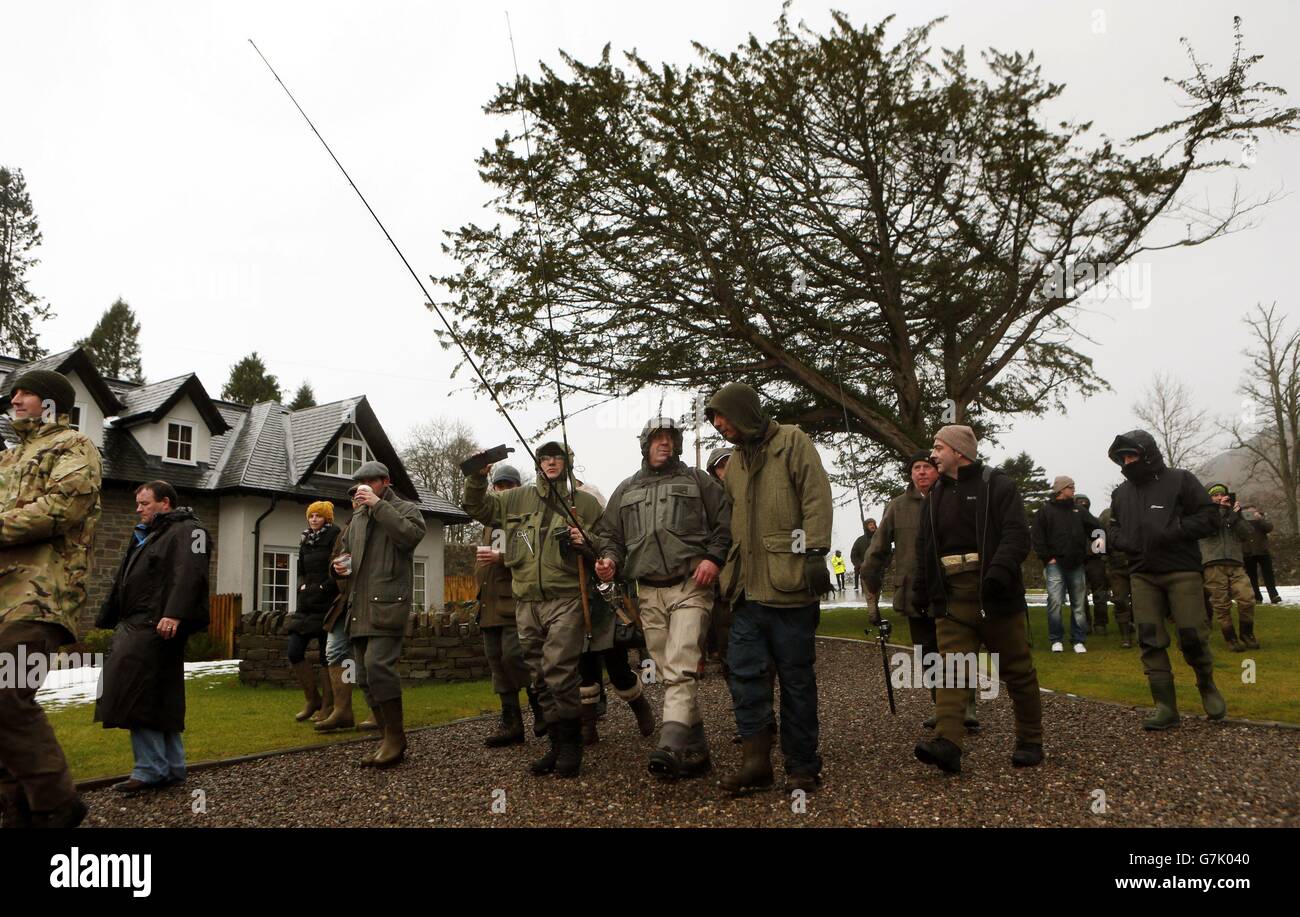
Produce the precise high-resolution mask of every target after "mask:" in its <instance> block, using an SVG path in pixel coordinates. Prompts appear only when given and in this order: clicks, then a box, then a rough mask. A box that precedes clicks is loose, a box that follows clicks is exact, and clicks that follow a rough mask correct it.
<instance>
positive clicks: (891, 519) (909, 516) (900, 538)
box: [862, 484, 925, 616]
mask: <svg viewBox="0 0 1300 917" xmlns="http://www.w3.org/2000/svg"><path fill="white" fill-rule="evenodd" d="M924 500H925V495H924V494H923V493H921V492H920V491H919V490H917V489H916V485H915V484H908V485H907V490H905V491H903V492H902V493H901V494H899V495H898V496H897V497H894V499H892V500H890V501H889V503H888V504H887V505H886V506H885V514H884V516H882V517H881V518H880V524H879V525H878V526H877V527H876V534H875V535H873V536H872V538H871V544H870V545H869V546H868V547H867V549H866V558H865V560H863V562H862V580H863V582H864V583H866V586H867V590H868V591H869V592H876V593H878V592H880V589H881V586H882V585H883V583H884V575H885V568H886V567H887V566H888V565H889V561H890V558H891V557H892V558H893V561H894V596H893V604H894V610H895V611H897V612H900V613H901V614H905V615H908V616H915V615H916V610H915V609H913V608H912V578H913V576H914V575H915V573H916V570H915V568H916V535H917V532H918V530H919V529H920V527H921V505H922V503H923V501H924Z"/></svg>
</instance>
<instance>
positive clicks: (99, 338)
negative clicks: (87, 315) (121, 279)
mask: <svg viewBox="0 0 1300 917" xmlns="http://www.w3.org/2000/svg"><path fill="white" fill-rule="evenodd" d="M76 346H78V347H84V348H85V349H86V351H87V352H88V353H89V354H90V359H91V361H92V362H93V363H94V364H95V368H96V369H98V370H99V371H100V373H102V374H103V375H105V376H108V377H110V378H112V379H126V380H127V381H129V382H143V381H144V369H143V367H142V366H141V365H140V323H139V322H137V321H136V320H135V313H134V312H132V311H131V307H130V306H129V305H127V303H126V300H124V299H122V298H121V297H120V296H119V297H118V299H117V302H115V303H113V305H111V306H109V307H108V308H107V309H105V310H104V314H103V316H102V317H101V318H100V319H99V323H98V324H96V325H95V330H94V331H92V332H90V337H85V338H82V339H81V340H79V341H77V345H76Z"/></svg>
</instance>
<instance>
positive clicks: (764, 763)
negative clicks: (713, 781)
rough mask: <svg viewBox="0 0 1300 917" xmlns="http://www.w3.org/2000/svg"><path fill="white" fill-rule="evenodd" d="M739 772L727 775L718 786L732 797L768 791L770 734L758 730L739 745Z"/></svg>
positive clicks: (770, 783)
mask: <svg viewBox="0 0 1300 917" xmlns="http://www.w3.org/2000/svg"><path fill="white" fill-rule="evenodd" d="M740 748H741V755H742V756H743V757H742V758H741V761H740V770H738V771H736V772H735V773H731V774H727V775H726V776H725V777H723V778H722V779H721V780H720V781H719V784H720V785H721V786H722V788H723V789H724V790H726V791H727V792H728V793H730V794H731V795H733V796H741V795H744V794H746V793H753V792H755V791H757V790H770V789H771V788H772V785H773V782H774V781H773V778H772V733H771V732H769V731H768V730H766V729H760V730H759V731H758V733H757V734H756V735H752V736H749V737H748V738H747V739H745V740H744V741H743V742H742V743H741V746H740Z"/></svg>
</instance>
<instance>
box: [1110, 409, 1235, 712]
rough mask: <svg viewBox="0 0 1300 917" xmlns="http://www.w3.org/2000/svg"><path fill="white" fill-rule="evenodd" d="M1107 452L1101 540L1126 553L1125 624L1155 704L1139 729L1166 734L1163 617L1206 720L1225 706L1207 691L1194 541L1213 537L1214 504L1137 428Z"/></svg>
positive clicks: (1169, 681)
mask: <svg viewBox="0 0 1300 917" xmlns="http://www.w3.org/2000/svg"><path fill="white" fill-rule="evenodd" d="M1107 455H1109V456H1110V460H1111V461H1112V462H1114V463H1115V464H1116V465H1119V466H1120V471H1121V473H1122V474H1123V475H1124V478H1125V480H1124V483H1123V484H1121V485H1120V486H1119V487H1117V488H1115V493H1114V494H1112V495H1111V503H1110V530H1109V531H1108V532H1107V538H1106V542H1107V545H1108V546H1109V547H1110V548H1112V549H1117V550H1120V551H1126V552H1128V557H1129V574H1130V576H1129V578H1130V583H1131V588H1132V601H1133V619H1134V621H1135V623H1136V624H1137V635H1138V645H1139V646H1140V647H1141V649H1142V667H1143V668H1144V669H1145V671H1146V675H1147V681H1148V682H1149V683H1150V685H1151V697H1152V698H1153V699H1154V700H1155V702H1156V708H1155V712H1154V713H1152V715H1151V716H1150V717H1148V718H1147V719H1146V720H1145V721H1143V723H1142V728H1144V729H1150V730H1161V729H1168V728H1170V727H1171V726H1176V725H1178V721H1179V717H1178V703H1177V701H1176V700H1175V697H1174V672H1173V669H1172V668H1171V667H1170V665H1169V653H1168V649H1167V648H1168V646H1169V632H1168V630H1167V629H1166V628H1165V616H1166V615H1172V616H1173V619H1174V626H1175V627H1176V628H1177V629H1178V647H1179V649H1181V650H1182V652H1183V658H1184V659H1185V660H1187V664H1188V665H1189V666H1191V667H1192V669H1193V670H1194V671H1195V672H1196V687H1197V688H1198V689H1199V690H1200V692H1201V701H1202V703H1203V704H1204V705H1205V713H1206V715H1208V716H1209V718H1210V719H1212V720H1217V719H1222V718H1223V716H1224V714H1225V713H1227V707H1226V705H1225V704H1224V701H1223V695H1221V694H1220V693H1219V690H1218V688H1216V687H1215V686H1214V674H1213V673H1214V657H1213V655H1212V654H1211V653H1210V642H1209V625H1208V623H1207V622H1206V620H1205V597H1204V578H1203V576H1202V573H1201V548H1200V539H1202V538H1205V537H1207V536H1209V535H1212V534H1214V531H1215V528H1216V526H1217V507H1215V505H1214V503H1213V502H1212V501H1211V500H1210V497H1209V495H1208V494H1207V493H1206V492H1205V488H1204V487H1202V486H1201V483H1200V482H1199V481H1198V480H1196V475H1194V474H1192V473H1191V472H1190V471H1183V470H1181V469H1177V468H1166V467H1165V462H1164V459H1163V458H1162V457H1161V455H1160V449H1159V448H1158V447H1157V446H1156V441H1155V439H1154V438H1153V437H1152V436H1151V434H1150V433H1148V432H1147V431H1145V430H1130V431H1129V432H1128V433H1121V434H1120V435H1119V436H1116V437H1115V441H1114V442H1113V443H1111V446H1110V449H1109V450H1107Z"/></svg>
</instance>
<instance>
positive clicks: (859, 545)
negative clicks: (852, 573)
mask: <svg viewBox="0 0 1300 917" xmlns="http://www.w3.org/2000/svg"><path fill="white" fill-rule="evenodd" d="M876 531H877V532H879V531H880V527H879V526H877V527H876ZM872 537H873V536H871V535H868V534H866V533H865V532H864V533H863V534H861V535H859V536H858V537H857V538H855V539H854V541H853V547H851V548H849V566H850V567H852V568H853V569H854V570H857V571H858V572H859V573H861V572H862V563H863V561H865V560H866V559H867V548H869V547H871V539H872Z"/></svg>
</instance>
